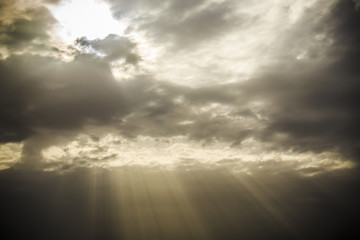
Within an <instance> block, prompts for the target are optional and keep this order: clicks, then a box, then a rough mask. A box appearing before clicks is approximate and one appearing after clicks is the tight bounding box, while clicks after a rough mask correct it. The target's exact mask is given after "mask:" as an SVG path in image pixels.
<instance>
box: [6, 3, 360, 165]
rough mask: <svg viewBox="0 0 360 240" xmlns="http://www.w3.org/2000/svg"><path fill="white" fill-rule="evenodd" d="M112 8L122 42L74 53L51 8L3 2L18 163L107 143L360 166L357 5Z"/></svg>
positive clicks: (9, 135) (83, 41)
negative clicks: (209, 148)
mask: <svg viewBox="0 0 360 240" xmlns="http://www.w3.org/2000/svg"><path fill="white" fill-rule="evenodd" d="M48 2H49V1H47V3H48ZM51 2H52V3H53V2H54V1H51ZM55 2H59V1H55ZM107 2H108V3H109V4H110V5H111V10H112V12H113V15H114V17H116V19H118V20H119V21H125V20H126V22H127V24H128V29H127V31H126V33H125V34H124V35H123V36H119V35H116V34H114V33H109V35H108V36H107V37H105V38H103V39H88V38H87V37H86V36H78V38H77V39H74V44H73V45H69V46H64V44H59V42H58V41H55V39H56V28H58V27H59V26H58V25H59V23H58V22H57V20H56V19H55V17H54V16H53V15H52V13H51V11H50V10H48V8H46V7H45V6H46V5H44V3H42V2H41V1H39V2H38V4H34V5H29V6H25V7H20V5H16V3H10V2H9V3H7V2H4V4H2V5H0V12H6V11H8V10H9V9H16V11H15V12H16V14H14V15H4V16H5V17H2V18H1V19H0V49H1V56H2V59H1V60H0V79H1V80H0V114H1V118H0V142H1V143H2V144H7V143H13V142H19V143H21V144H23V148H22V158H21V162H22V163H25V164H29V165H39V164H41V163H42V161H43V156H42V151H43V150H45V149H48V148H50V147H52V146H60V147H61V148H65V147H64V146H66V145H69V143H71V142H72V141H74V139H76V137H77V136H79V135H81V134H83V135H88V136H93V139H95V140H94V142H97V141H96V139H101V138H103V137H104V136H106V135H107V134H109V133H110V134H112V135H113V136H115V137H119V138H122V139H126V141H134V142H136V141H137V140H136V139H139V138H141V137H149V138H150V139H153V141H158V139H162V140H164V141H168V143H167V144H168V145H169V146H172V145H173V144H175V143H176V142H173V139H176V137H182V138H184V139H186V140H185V141H188V143H191V144H192V143H194V144H203V146H206V145H208V144H214V146H215V145H216V146H217V147H218V146H220V145H221V144H223V145H221V146H228V147H230V148H231V149H232V150H233V151H234V154H235V153H236V154H238V155H237V156H235V157H234V158H236V159H237V158H241V156H240V157H239V155H241V152H240V153H239V152H237V150H239V149H241V150H242V151H243V152H242V153H243V154H245V153H246V152H248V151H250V150H249V149H251V146H249V145H247V144H246V142H249V141H254V142H256V144H259V145H261V146H262V147H261V148H259V149H257V150H256V151H254V152H253V154H258V155H260V154H264V153H266V152H269V151H271V152H278V153H291V154H293V155H296V154H319V156H320V155H321V154H324V153H328V152H332V153H334V154H335V155H336V154H338V153H340V154H342V157H344V158H345V159H350V160H355V161H358V160H359V151H360V149H359V146H360V145H359V137H360V132H359V127H358V122H359V120H360V119H359V118H360V115H359V111H358V109H359V102H360V101H359V100H360V99H359V94H358V91H359V87H360V86H359V76H360V72H359V71H360V70H359V69H360V68H359V66H358V63H359V62H360V48H359V44H358V43H359V40H360V39H359V38H360V30H359V29H360V28H359V27H360V15H359V14H360V13H359V10H358V8H357V7H356V6H357V2H356V1H350V0H346V1H321V0H319V1H305V2H304V1H303V2H301V1H295V0H294V1H275V2H276V3H271V4H270V3H267V4H269V5H268V6H260V5H261V4H256V3H253V2H252V1H240V2H233V1H205V0H198V1H175V0H174V1H156V0H152V1H140V0H139V1H127V0H121V1H120V0H119V1H116V0H109V1H107ZM325 2H327V3H326V4H325ZM57 4H61V3H57ZM62 4H64V3H62ZM264 4H265V3H264ZM324 4H325V5H324ZM265 5H266V4H265ZM324 6H325V7H324ZM242 7H244V9H246V10H248V11H246V12H245V11H243V10H242ZM264 7H266V8H268V7H269V9H265V8H264ZM284 19H286V21H284V24H283V26H281V25H278V24H279V23H280V22H281V21H283V20H284ZM243 69H245V70H243ZM249 69H251V71H250V70H249ZM115 73H116V74H115ZM141 144H142V145H141V147H144V143H141ZM145 145H146V144H145ZM139 146H140V145H139ZM134 149H136V147H134ZM62 151H63V150H62ZM105 155H106V154H105ZM80 156H81V155H80ZM336 156H338V155H336ZM83 157H84V158H85V155H83ZM103 157H109V158H113V159H116V158H117V157H118V155H111V154H108V155H106V156H103ZM189 159H193V157H192V156H191V154H190V155H189ZM83 160H84V159H83ZM220 160H221V159H220ZM220 160H219V161H220ZM79 161H80V160H79ZM194 161H196V159H195V160H194ZM314 161H316V160H314Z"/></svg>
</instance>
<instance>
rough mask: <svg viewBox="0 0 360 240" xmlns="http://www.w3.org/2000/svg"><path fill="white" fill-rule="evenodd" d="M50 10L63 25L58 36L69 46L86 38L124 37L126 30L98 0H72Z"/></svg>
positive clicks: (51, 7)
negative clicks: (111, 35)
mask: <svg viewBox="0 0 360 240" xmlns="http://www.w3.org/2000/svg"><path fill="white" fill-rule="evenodd" d="M49 8H50V10H51V11H52V13H53V15H54V16H55V18H56V19H57V20H58V21H59V23H60V25H61V26H60V30H59V31H58V35H59V36H60V37H61V38H62V40H63V41H64V42H65V43H67V44H72V43H73V42H74V40H75V39H76V38H78V37H84V36H85V37H87V38H88V39H96V38H104V37H106V36H107V35H108V34H118V35H122V33H123V31H124V29H125V28H126V26H125V24H124V23H121V22H120V21H117V20H115V19H114V18H113V17H112V15H111V12H110V9H109V6H108V5H106V4H105V3H104V2H100V1H97V0H72V1H66V2H65V3H64V4H62V5H60V6H50V7H49Z"/></svg>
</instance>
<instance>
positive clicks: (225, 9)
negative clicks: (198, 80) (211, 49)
mask: <svg viewBox="0 0 360 240" xmlns="http://www.w3.org/2000/svg"><path fill="white" fill-rule="evenodd" d="M109 2H110V3H111V4H112V6H113V7H112V10H113V13H114V15H115V16H116V17H118V18H122V17H125V16H129V15H130V16H132V15H134V17H133V19H134V21H133V22H132V24H133V25H130V27H129V31H131V30H132V28H136V29H139V30H142V31H144V32H145V33H146V34H147V35H148V36H149V37H151V38H152V39H154V40H155V41H157V42H161V43H165V44H169V45H174V47H175V48H182V47H190V46H193V45H196V44H198V43H199V42H202V41H204V40H211V39H212V38H215V37H219V36H222V34H225V33H226V32H227V31H228V30H229V29H231V28H236V27H238V26H240V24H242V20H243V19H241V18H240V17H239V15H238V14H237V15H236V14H234V13H233V11H232V10H233V9H234V8H233V6H232V3H231V2H230V1H224V2H222V3H211V2H210V3H209V2H206V1H203V0H197V1H180V0H176V1H157V0H153V1H127V0H119V1H117V0H110V1H109Z"/></svg>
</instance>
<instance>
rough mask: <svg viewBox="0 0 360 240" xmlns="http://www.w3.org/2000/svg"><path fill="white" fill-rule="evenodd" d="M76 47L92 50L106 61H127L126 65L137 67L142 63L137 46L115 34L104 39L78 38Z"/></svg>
mask: <svg viewBox="0 0 360 240" xmlns="http://www.w3.org/2000/svg"><path fill="white" fill-rule="evenodd" d="M75 44H76V45H79V46H81V47H83V48H91V49H92V50H95V51H96V52H97V53H99V54H103V55H104V57H102V58H103V59H104V60H105V61H114V60H118V59H121V58H123V59H125V62H126V63H129V64H134V65H136V64H137V63H138V62H139V61H140V57H139V56H138V55H137V54H136V53H135V47H136V44H135V43H133V42H131V41H130V40H129V39H128V38H126V37H121V36H118V35H115V34H109V35H108V36H107V37H105V38H104V39H95V40H88V39H87V38H86V37H82V38H78V39H76V41H75Z"/></svg>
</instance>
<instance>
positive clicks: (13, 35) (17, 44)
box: [0, 7, 57, 51]
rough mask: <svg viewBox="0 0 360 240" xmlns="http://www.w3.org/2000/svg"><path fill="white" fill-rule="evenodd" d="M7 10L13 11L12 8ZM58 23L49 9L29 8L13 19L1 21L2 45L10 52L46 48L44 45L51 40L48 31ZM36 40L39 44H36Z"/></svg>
mask: <svg viewBox="0 0 360 240" xmlns="http://www.w3.org/2000/svg"><path fill="white" fill-rule="evenodd" d="M6 9H7V10H8V11H10V10H11V8H10V7H8V8H5V10H6ZM15 16H16V15H15ZM56 23H57V21H56V19H55V18H54V17H53V16H52V14H51V13H50V11H49V10H48V9H47V8H45V7H39V8H27V9H26V10H24V11H23V12H22V13H21V15H19V16H17V17H15V18H13V19H11V18H10V19H3V20H1V21H0V44H1V45H4V46H6V47H7V48H8V50H10V51H16V50H21V49H26V48H31V47H32V48H35V49H36V48H44V47H45V45H44V43H46V41H47V40H48V39H49V33H48V30H49V29H50V28H51V27H53V26H54V25H55V24H56ZM34 40H37V41H38V42H39V43H34V42H33V41H34Z"/></svg>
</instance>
